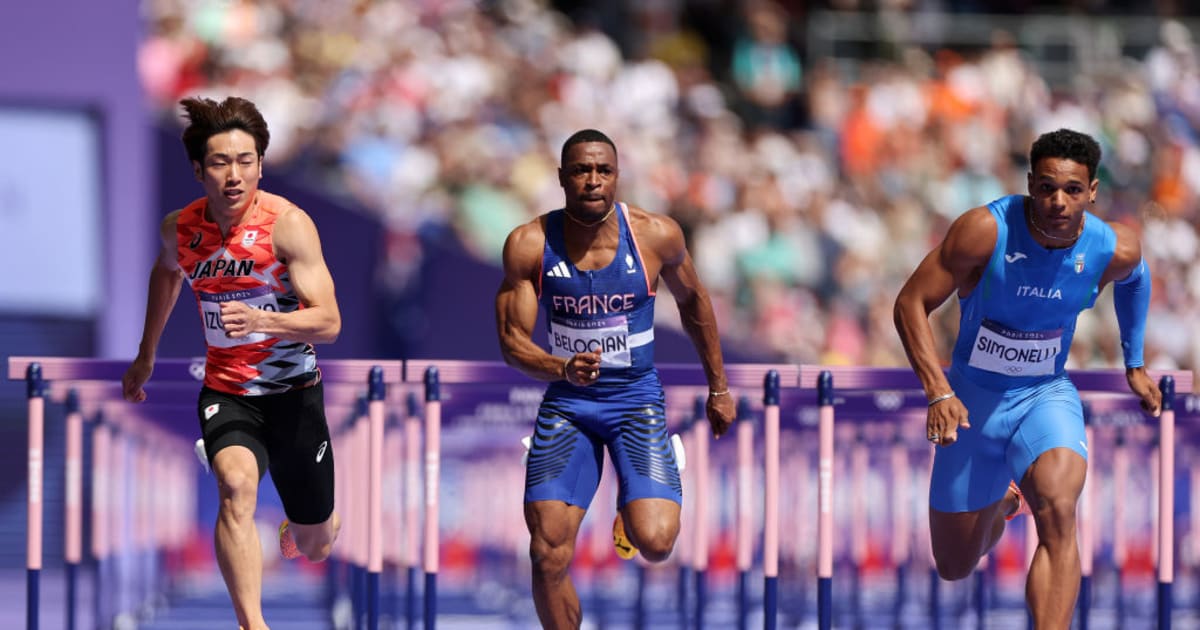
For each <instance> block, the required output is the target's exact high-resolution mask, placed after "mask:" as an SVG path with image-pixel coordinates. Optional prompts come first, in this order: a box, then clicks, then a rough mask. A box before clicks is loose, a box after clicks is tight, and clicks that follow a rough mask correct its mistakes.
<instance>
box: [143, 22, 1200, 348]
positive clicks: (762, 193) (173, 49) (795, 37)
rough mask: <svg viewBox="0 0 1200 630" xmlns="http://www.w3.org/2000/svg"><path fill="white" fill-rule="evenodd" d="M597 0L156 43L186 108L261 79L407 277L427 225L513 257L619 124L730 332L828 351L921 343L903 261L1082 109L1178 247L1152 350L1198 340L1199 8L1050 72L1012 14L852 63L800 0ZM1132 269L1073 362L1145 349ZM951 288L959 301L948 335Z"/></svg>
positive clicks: (1083, 119) (192, 32)
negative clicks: (567, 177)
mask: <svg viewBox="0 0 1200 630" xmlns="http://www.w3.org/2000/svg"><path fill="white" fill-rule="evenodd" d="M595 4H596V5H597V6H604V7H609V8H610V9H611V7H619V11H617V12H614V11H612V10H607V11H606V10H597V11H593V12H591V13H587V12H580V11H572V10H571V7H570V6H567V5H565V4H563V3H560V6H557V7H556V6H552V5H550V4H548V3H546V2H543V1H541V0H495V1H491V2H471V1H468V0H420V1H412V0H378V1H363V0H359V1H348V2H324V1H321V0H269V1H261V2H249V1H241V0H146V2H145V3H144V5H145V12H146V20H147V29H146V37H145V40H144V42H143V44H142V47H141V51H140V57H139V66H140V72H141V76H142V79H143V84H144V86H145V90H146V93H147V95H148V97H149V98H150V99H152V101H153V103H154V105H155V107H156V108H157V110H158V111H159V112H161V113H162V114H163V116H164V117H165V118H169V119H171V120H178V114H179V109H178V107H177V102H178V100H179V99H180V98H181V97H184V96H191V95H197V94H199V95H206V96H212V97H214V98H217V97H223V96H224V95H227V94H238V95H242V96H245V97H247V98H250V99H251V100H253V101H254V102H256V103H257V104H258V105H259V106H260V107H261V109H262V110H263V112H264V114H265V115H266V117H267V120H268V123H269V124H270V127H271V132H272V141H271V148H270V150H269V151H268V154H267V160H268V162H270V163H272V164H275V165H279V167H280V168H286V169H287V171H288V172H290V173H293V174H299V176H300V177H301V178H302V179H303V180H304V181H305V182H308V183H309V184H311V185H314V186H319V187H320V188H321V190H322V191H324V192H326V193H327V194H330V195H335V196H338V197H342V198H346V199H351V200H353V201H354V202H355V203H356V204H357V205H360V206H361V207H363V208H366V209H368V211H369V212H372V213H375V215H376V216H377V217H378V219H379V221H380V222H381V224H383V225H384V226H385V227H386V229H387V231H388V234H389V236H388V246H387V247H386V259H385V260H384V261H382V263H381V264H382V265H383V269H384V273H383V274H382V275H381V284H382V289H383V290H385V291H391V292H395V293H397V294H402V293H403V292H404V291H406V290H407V289H408V287H409V286H410V285H411V283H412V282H413V277H414V274H415V272H416V270H417V269H418V268H419V266H420V265H421V263H422V250H421V247H420V243H421V242H422V234H425V233H428V232H429V231H430V230H439V229H442V230H453V232H454V233H455V234H457V236H458V238H459V239H461V240H462V242H463V243H465V244H466V246H467V247H468V248H469V250H470V251H471V252H472V253H473V254H474V255H476V256H478V257H479V258H481V259H483V260H486V261H490V262H495V263H498V261H499V255H500V251H501V247H502V245H503V239H504V237H505V235H506V234H507V233H508V232H509V230H511V229H512V228H513V227H515V226H517V225H518V224H520V223H522V222H525V221H528V220H529V219H531V218H532V217H534V216H536V215H537V214H539V213H542V212H545V211H547V210H550V209H553V208H556V207H560V206H561V202H562V191H561V189H560V188H559V187H558V184H557V179H556V173H555V169H556V167H557V163H558V155H559V150H560V148H561V143H562V141H563V140H564V139H565V138H566V137H567V136H568V135H570V134H571V133H572V132H574V131H576V130H578V129H581V128H585V127H593V128H597V129H600V130H602V131H604V132H606V133H607V134H608V135H609V136H610V137H612V138H613V139H614V141H615V142H616V145H617V148H618V152H619V159H620V167H621V185H620V191H619V198H620V199H622V200H626V201H628V202H630V203H632V204H634V205H638V206H641V207H643V208H645V209H647V210H650V211H654V212H660V213H666V214H669V215H671V216H673V217H674V218H675V219H677V220H678V221H679V222H680V224H681V225H682V226H683V228H684V230H685V234H686V235H687V236H688V240H689V245H690V247H691V251H692V255H693V257H694V259H695V262H696V265H697V268H698V270H699V273H700V274H701V277H702V279H703V280H704V281H705V283H706V284H707V286H708V288H709V290H710V292H711V294H712V297H713V302H714V305H715V308H716V309H717V313H718V318H719V321H720V322H721V326H722V333H723V336H724V337H725V338H726V339H727V341H728V342H730V343H736V344H737V345H738V347H739V348H743V349H745V350H746V351H747V352H749V353H751V354H753V355H754V356H758V357H762V358H763V359H764V360H779V361H793V362H805V363H814V362H822V363H829V364H856V365H879V366H897V365H906V363H905V359H904V354H903V349H902V348H901V347H900V345H899V341H898V339H897V336H896V334H895V332H894V328H893V325H892V302H893V300H894V298H895V295H896V293H897V291H898V290H899V288H900V285H901V284H902V283H903V281H904V279H905V278H906V277H907V276H908V274H909V273H911V271H912V270H913V268H914V267H915V266H916V265H917V263H918V262H919V261H920V260H921V258H922V257H923V256H924V255H925V253H926V252H928V251H929V249H930V248H931V247H933V246H934V245H936V243H937V241H938V239H939V238H940V236H941V235H942V234H943V233H944V232H945V229H946V227H947V226H948V225H949V222H950V221H952V220H953V219H954V218H955V217H957V216H958V215H960V214H962V213H963V212H965V211H966V210H968V209H970V208H971V207H974V206H978V205H983V204H985V203H987V202H988V201H991V200H993V199H995V198H997V197H1000V196H1003V195H1005V194H1010V193H1021V192H1025V190H1026V185H1025V174H1026V172H1027V171H1028V168H1029V165H1028V158H1027V156H1028V149H1029V145H1030V143H1031V142H1032V141H1033V139H1034V138H1035V137H1036V136H1037V135H1038V134H1040V133H1042V132H1045V131H1049V130H1052V129H1056V128H1060V127H1068V128H1073V129H1077V130H1080V131H1084V132H1087V133H1090V134H1092V135H1093V136H1094V137H1096V138H1097V139H1098V140H1099V141H1100V142H1101V145H1102V147H1103V149H1104V158H1103V160H1102V164H1101V171H1100V179H1101V188H1100V190H1101V194H1100V199H1099V200H1098V202H1097V204H1096V212H1097V213H1098V214H1100V215H1101V216H1102V217H1103V218H1105V219H1107V220H1110V221H1121V222H1126V223H1128V224H1129V225H1131V226H1134V227H1135V228H1136V229H1138V230H1139V231H1140V233H1141V234H1142V238H1143V243H1144V246H1145V252H1146V255H1147V258H1148V260H1149V262H1150V264H1151V266H1152V269H1153V273H1154V278H1155V283H1154V297H1153V303H1152V313H1151V316H1150V324H1149V326H1148V329H1147V360H1148V362H1149V363H1150V365H1151V366H1153V367H1163V368H1167V367H1170V368H1183V369H1195V368H1196V366H1197V364H1198V362H1200V326H1198V325H1197V322H1200V256H1198V254H1200V251H1198V248H1200V235H1198V233H1197V226H1198V221H1200V216H1198V212H1197V195H1198V193H1200V134H1198V133H1197V131H1198V130H1200V61H1198V52H1197V46H1196V44H1195V42H1194V40H1193V37H1192V33H1191V32H1190V31H1189V30H1188V28H1187V27H1186V26H1185V25H1184V24H1183V23H1181V22H1177V21H1172V20H1163V21H1162V22H1161V29H1160V30H1159V36H1158V38H1157V41H1156V42H1155V43H1154V45H1153V46H1151V47H1149V48H1148V49H1147V50H1145V51H1144V53H1141V54H1138V55H1136V56H1131V55H1129V54H1127V53H1122V52H1121V48H1120V47H1119V46H1112V47H1110V48H1108V49H1105V48H1103V47H1098V48H1094V49H1093V50H1092V51H1091V55H1090V57H1089V58H1088V59H1087V60H1086V61H1087V63H1085V64H1079V67H1078V68H1075V69H1074V71H1073V72H1072V74H1071V77H1070V78H1069V80H1066V81H1055V82H1054V83H1053V84H1052V83H1051V82H1050V81H1049V80H1047V78H1046V77H1044V76H1042V74H1040V73H1039V71H1038V68H1037V64H1036V63H1035V61H1036V60H1032V59H1031V58H1030V57H1029V56H1028V53H1027V52H1025V51H1023V49H1022V47H1021V42H1020V41H1019V34H1014V33H1007V32H1003V31H995V32H994V33H993V34H992V36H991V39H990V41H985V42H981V43H980V45H977V46H973V47H969V48H967V47H963V48H960V49H957V50H955V49H951V48H933V49H930V48H929V47H916V46H907V45H895V46H888V45H880V46H876V47H874V48H875V49H876V50H878V51H880V52H879V54H873V55H872V56H871V57H869V58H863V59H858V60H856V61H855V63H854V64H852V65H849V64H846V63H841V62H839V61H837V60H834V59H808V58H805V56H804V50H803V49H802V48H801V47H800V45H799V42H800V40H801V39H802V38H803V37H804V22H803V19H802V15H801V14H800V13H799V12H798V11H797V10H796V9H795V8H794V7H792V6H791V5H793V4H796V3H783V4H773V3H771V2H769V1H756V0H750V1H747V2H740V3H719V2H708V3H690V2H685V1H684V0H674V1H671V0H661V1H654V2H629V3H619V2H616V3H595ZM696 4H698V5H703V6H707V7H708V8H709V11H708V12H707V13H704V12H698V11H697V10H696V9H695V7H694V6H693V5H696ZM800 4H803V3H800ZM900 4H904V3H900ZM718 5H720V6H718ZM725 6H731V7H735V8H736V10H734V11H732V12H720V11H715V10H714V7H715V8H720V7H725ZM881 44H887V42H881ZM1106 50H1107V52H1106ZM1097 51H1098V52H1097ZM1109 295H1110V292H1108V291H1106V292H1105V295H1104V296H1103V297H1102V298H1101V301H1100V303H1098V304H1097V308H1095V309H1093V310H1091V311H1089V312H1086V313H1085V314H1084V315H1083V316H1082V317H1081V318H1080V321H1079V330H1078V332H1077V334H1076V338H1075V339H1076V342H1075V346H1074V348H1073V357H1072V360H1071V361H1072V363H1071V365H1073V366H1075V367H1117V366H1120V365H1121V353H1120V347H1119V343H1118V340H1117V337H1116V321H1115V316H1114V315H1113V313H1112V306H1111V301H1110V298H1109ZM662 302H666V304H663V305H662V306H663V308H661V309H660V313H659V315H660V321H662V322H663V323H664V324H666V325H670V323H671V321H670V320H671V318H672V316H673V315H672V314H673V311H674V308H673V306H671V305H670V303H669V300H663V301H662ZM953 302H954V300H951V301H950V303H949V304H948V306H947V307H945V308H944V309H942V310H941V311H939V313H938V315H937V316H936V317H935V324H936V326H937V327H938V328H940V329H941V330H942V331H943V332H944V334H943V335H941V337H942V343H943V346H944V347H943V351H944V353H945V354H946V355H947V356H948V353H949V347H950V342H951V340H952V334H953V332H954V329H955V326H956V318H957V311H956V309H957V306H956V305H955V304H954V303H953Z"/></svg>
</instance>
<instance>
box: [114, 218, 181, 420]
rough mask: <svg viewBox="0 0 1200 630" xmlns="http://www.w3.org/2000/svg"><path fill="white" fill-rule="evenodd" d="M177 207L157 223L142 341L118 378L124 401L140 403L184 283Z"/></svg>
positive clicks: (144, 396) (144, 397) (144, 394)
mask: <svg viewBox="0 0 1200 630" xmlns="http://www.w3.org/2000/svg"><path fill="white" fill-rule="evenodd" d="M180 212H181V211H179V210H176V211H175V212H172V213H170V214H168V215H167V216H166V218H164V219H163V221H162V223H161V224H160V225H159V231H158V232H159V241H160V242H159V248H158V256H157V257H156V258H155V260H154V266H153V267H151V268H150V286H149V289H148V291H147V294H146V321H145V323H144V324H143V325H142V342H141V344H139V345H138V353H137V358H135V359H134V360H133V363H132V364H130V366H129V369H127V370H126V371H125V375H124V376H123V377H122V378H121V388H122V394H123V395H124V397H125V400H128V401H131V402H142V401H143V400H146V391H145V390H144V389H142V387H143V386H144V385H145V384H146V381H149V380H150V375H151V374H152V373H153V372H154V359H155V357H156V355H157V354H158V342H159V341H160V340H161V339H162V333H163V329H164V328H165V327H166V325H167V319H168V318H169V317H170V316H171V310H172V309H173V308H175V302H176V300H178V299H179V289H180V287H182V286H183V269H180V267H179V249H178V248H179V245H178V243H176V235H175V226H176V223H177V221H178V219H179V213H180Z"/></svg>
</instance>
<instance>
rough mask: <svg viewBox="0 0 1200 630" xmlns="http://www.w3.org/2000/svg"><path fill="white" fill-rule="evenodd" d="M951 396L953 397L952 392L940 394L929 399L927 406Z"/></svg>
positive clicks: (948, 398)
mask: <svg viewBox="0 0 1200 630" xmlns="http://www.w3.org/2000/svg"><path fill="white" fill-rule="evenodd" d="M951 398H954V392H950V393H949V394H942V395H941V396H938V397H937V398H934V399H933V400H930V401H929V406H930V407H932V406H934V405H936V404H938V403H940V402H942V401H943V400H950V399H951Z"/></svg>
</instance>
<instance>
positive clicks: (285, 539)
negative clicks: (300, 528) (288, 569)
mask: <svg viewBox="0 0 1200 630" xmlns="http://www.w3.org/2000/svg"><path fill="white" fill-rule="evenodd" d="M279 553H280V554H281V555H282V556H283V557H284V558H286V559H288V560H295V559H296V558H299V557H300V548H299V547H297V546H296V537H295V536H293V535H292V530H291V529H289V528H288V520H287V519H286V518H285V519H283V522H282V523H280V524H279Z"/></svg>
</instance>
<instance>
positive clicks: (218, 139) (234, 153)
mask: <svg viewBox="0 0 1200 630" xmlns="http://www.w3.org/2000/svg"><path fill="white" fill-rule="evenodd" d="M192 168H193V169H194V170H195V174H196V179H197V180H199V181H200V183H201V184H203V185H204V193H205V195H207V196H208V207H209V210H210V211H211V212H214V213H220V214H222V215H225V216H229V215H236V214H238V213H240V212H241V211H243V210H245V209H246V207H247V206H249V204H250V202H251V201H252V200H253V199H254V193H256V192H258V180H259V179H261V178H262V159H261V158H260V157H259V156H258V149H257V148H256V147H255V144H254V136H251V135H250V134H248V133H246V132H245V131H242V130H241V129H233V130H231V131H226V132H224V133H219V134H217V135H215V136H213V137H211V138H209V139H208V144H207V146H206V147H205V150H204V163H203V164H201V163H199V162H192Z"/></svg>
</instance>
